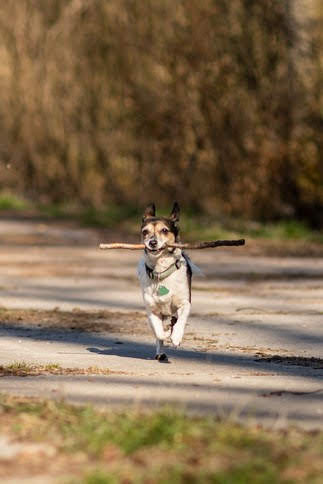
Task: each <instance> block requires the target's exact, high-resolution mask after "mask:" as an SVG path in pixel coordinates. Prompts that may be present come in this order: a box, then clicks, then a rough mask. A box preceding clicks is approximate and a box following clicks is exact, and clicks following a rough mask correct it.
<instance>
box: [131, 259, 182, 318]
mask: <svg viewBox="0 0 323 484" xmlns="http://www.w3.org/2000/svg"><path fill="white" fill-rule="evenodd" d="M186 271H187V267H186V263H184V264H183V265H182V266H181V267H180V268H179V269H178V270H176V271H175V272H174V273H173V274H171V275H170V276H168V277H167V278H166V279H163V280H161V281H156V280H152V279H150V278H149V277H148V275H147V272H146V267H145V260H144V259H142V260H141V261H140V262H139V265H138V276H139V280H140V284H141V288H142V292H143V298H144V302H145V304H146V305H147V306H149V307H150V308H151V309H154V308H157V307H158V308H161V307H163V313H165V312H166V313H171V312H172V311H171V310H172V307H178V306H181V304H182V303H183V301H186V300H187V299H188V297H189V287H188V283H187V273H186Z"/></svg>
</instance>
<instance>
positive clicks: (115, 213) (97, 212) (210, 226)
mask: <svg viewBox="0 0 323 484" xmlns="http://www.w3.org/2000/svg"><path fill="white" fill-rule="evenodd" d="M30 210H31V211H32V213H34V214H36V213H39V214H43V215H44V216H46V217H50V218H56V219H69V220H75V221H77V222H79V223H80V224H81V225H84V226H88V227H97V228H110V229H119V230H120V229H123V230H125V231H127V232H128V233H129V234H131V235H136V236H137V234H138V227H139V224H140V218H141V213H142V210H141V209H140V208H139V207H138V206H131V205H115V204H110V205H109V206H106V207H103V208H102V209H95V208H93V207H83V208H82V207H80V206H77V205H73V204H70V203H57V204H37V203H33V202H31V201H27V200H25V199H23V198H21V197H18V196H16V195H14V194H12V193H10V192H6V191H5V192H2V193H0V212H1V211H11V212H17V213H22V212H26V211H30ZM158 213H160V214H161V215H164V216H167V214H168V212H167V211H166V210H163V209H161V210H160V211H158ZM181 232H182V235H183V238H185V239H187V240H192V241H194V240H208V239H209V240H214V239H233V238H241V237H244V238H248V239H256V240H260V239H261V240H270V241H300V242H312V243H320V244H323V233H322V231H314V230H312V229H311V228H310V227H308V226H307V225H306V223H304V222H301V221H297V220H281V221H278V222H275V223H260V222H254V221H246V220H239V219H226V220H219V219H216V218H215V217H210V216H207V215H202V214H196V213H191V212H185V211H184V210H183V213H182V215H181Z"/></svg>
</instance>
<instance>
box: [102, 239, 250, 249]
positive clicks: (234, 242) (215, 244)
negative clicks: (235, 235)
mask: <svg viewBox="0 0 323 484" xmlns="http://www.w3.org/2000/svg"><path fill="white" fill-rule="evenodd" d="M244 244H245V240H244V239H239V240H211V241H209V242H196V243H195V244H169V245H168V247H175V248H179V249H209V248H213V247H220V246H232V245H234V246H236V245H244ZM99 247H100V249H130V250H140V249H141V250H142V249H144V248H145V245H144V244H123V243H119V242H114V243H112V244H100V246H99Z"/></svg>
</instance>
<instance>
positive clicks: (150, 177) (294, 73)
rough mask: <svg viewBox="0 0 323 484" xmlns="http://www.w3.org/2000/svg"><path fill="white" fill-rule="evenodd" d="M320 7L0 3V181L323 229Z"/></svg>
mask: <svg viewBox="0 0 323 484" xmlns="http://www.w3.org/2000/svg"><path fill="white" fill-rule="evenodd" d="M322 32H323V6H322V3H321V1H320V0H285V1H283V2H282V1H281V0H231V1H230V2H228V1H227V0H190V1H186V0H175V1H174V0H144V1H140V2H138V1H136V0H109V1H105V0H42V1H41V2H40V1H38V0H19V2H17V1H16V0H7V1H6V2H1V4H0V40H1V42H0V61H1V62H0V66H1V67H0V128H1V129H0V184H1V187H0V188H5V187H6V188H8V187H9V188H11V189H12V190H14V191H16V192H19V193H23V194H24V195H25V196H27V197H30V198H34V199H35V198H36V199H39V200H42V201H44V202H51V203H52V202H54V203H57V202H71V201H73V202H77V203H79V204H81V205H83V206H89V207H100V206H102V205H104V204H109V203H116V204H125V205H128V204H130V205H134V206H137V205H140V204H143V203H145V202H146V201H148V200H150V199H155V200H157V201H159V202H161V203H169V200H170V199H171V200H173V199H174V198H178V199H179V200H180V201H181V202H182V204H185V205H186V207H187V208H189V207H190V208H191V209H195V210H201V211H204V212H208V213H213V214H225V215H230V216H231V215H232V216H239V217H246V218H254V219H258V220H275V219H280V218H288V217H296V218H299V219H304V220H307V221H308V222H309V223H311V224H312V225H313V226H314V227H316V228H317V227H320V226H321V227H322V226H323V210H322V208H323V161H322V157H323V155H322V151H323V150H322V148H323V47H322V41H323V34H322Z"/></svg>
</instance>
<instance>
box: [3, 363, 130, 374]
mask: <svg viewBox="0 0 323 484" xmlns="http://www.w3.org/2000/svg"><path fill="white" fill-rule="evenodd" d="M112 373H113V374H116V373H117V374H124V373H125V372H121V371H118V372H117V371H111V370H109V369H108V368H99V367H97V366H90V367H87V368H65V367H62V366H61V365H59V364H57V363H49V364H46V365H40V364H30V363H26V362H25V361H18V362H14V363H11V364H10V365H0V377H2V376H22V377H24V376H39V375H111V374H112Z"/></svg>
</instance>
